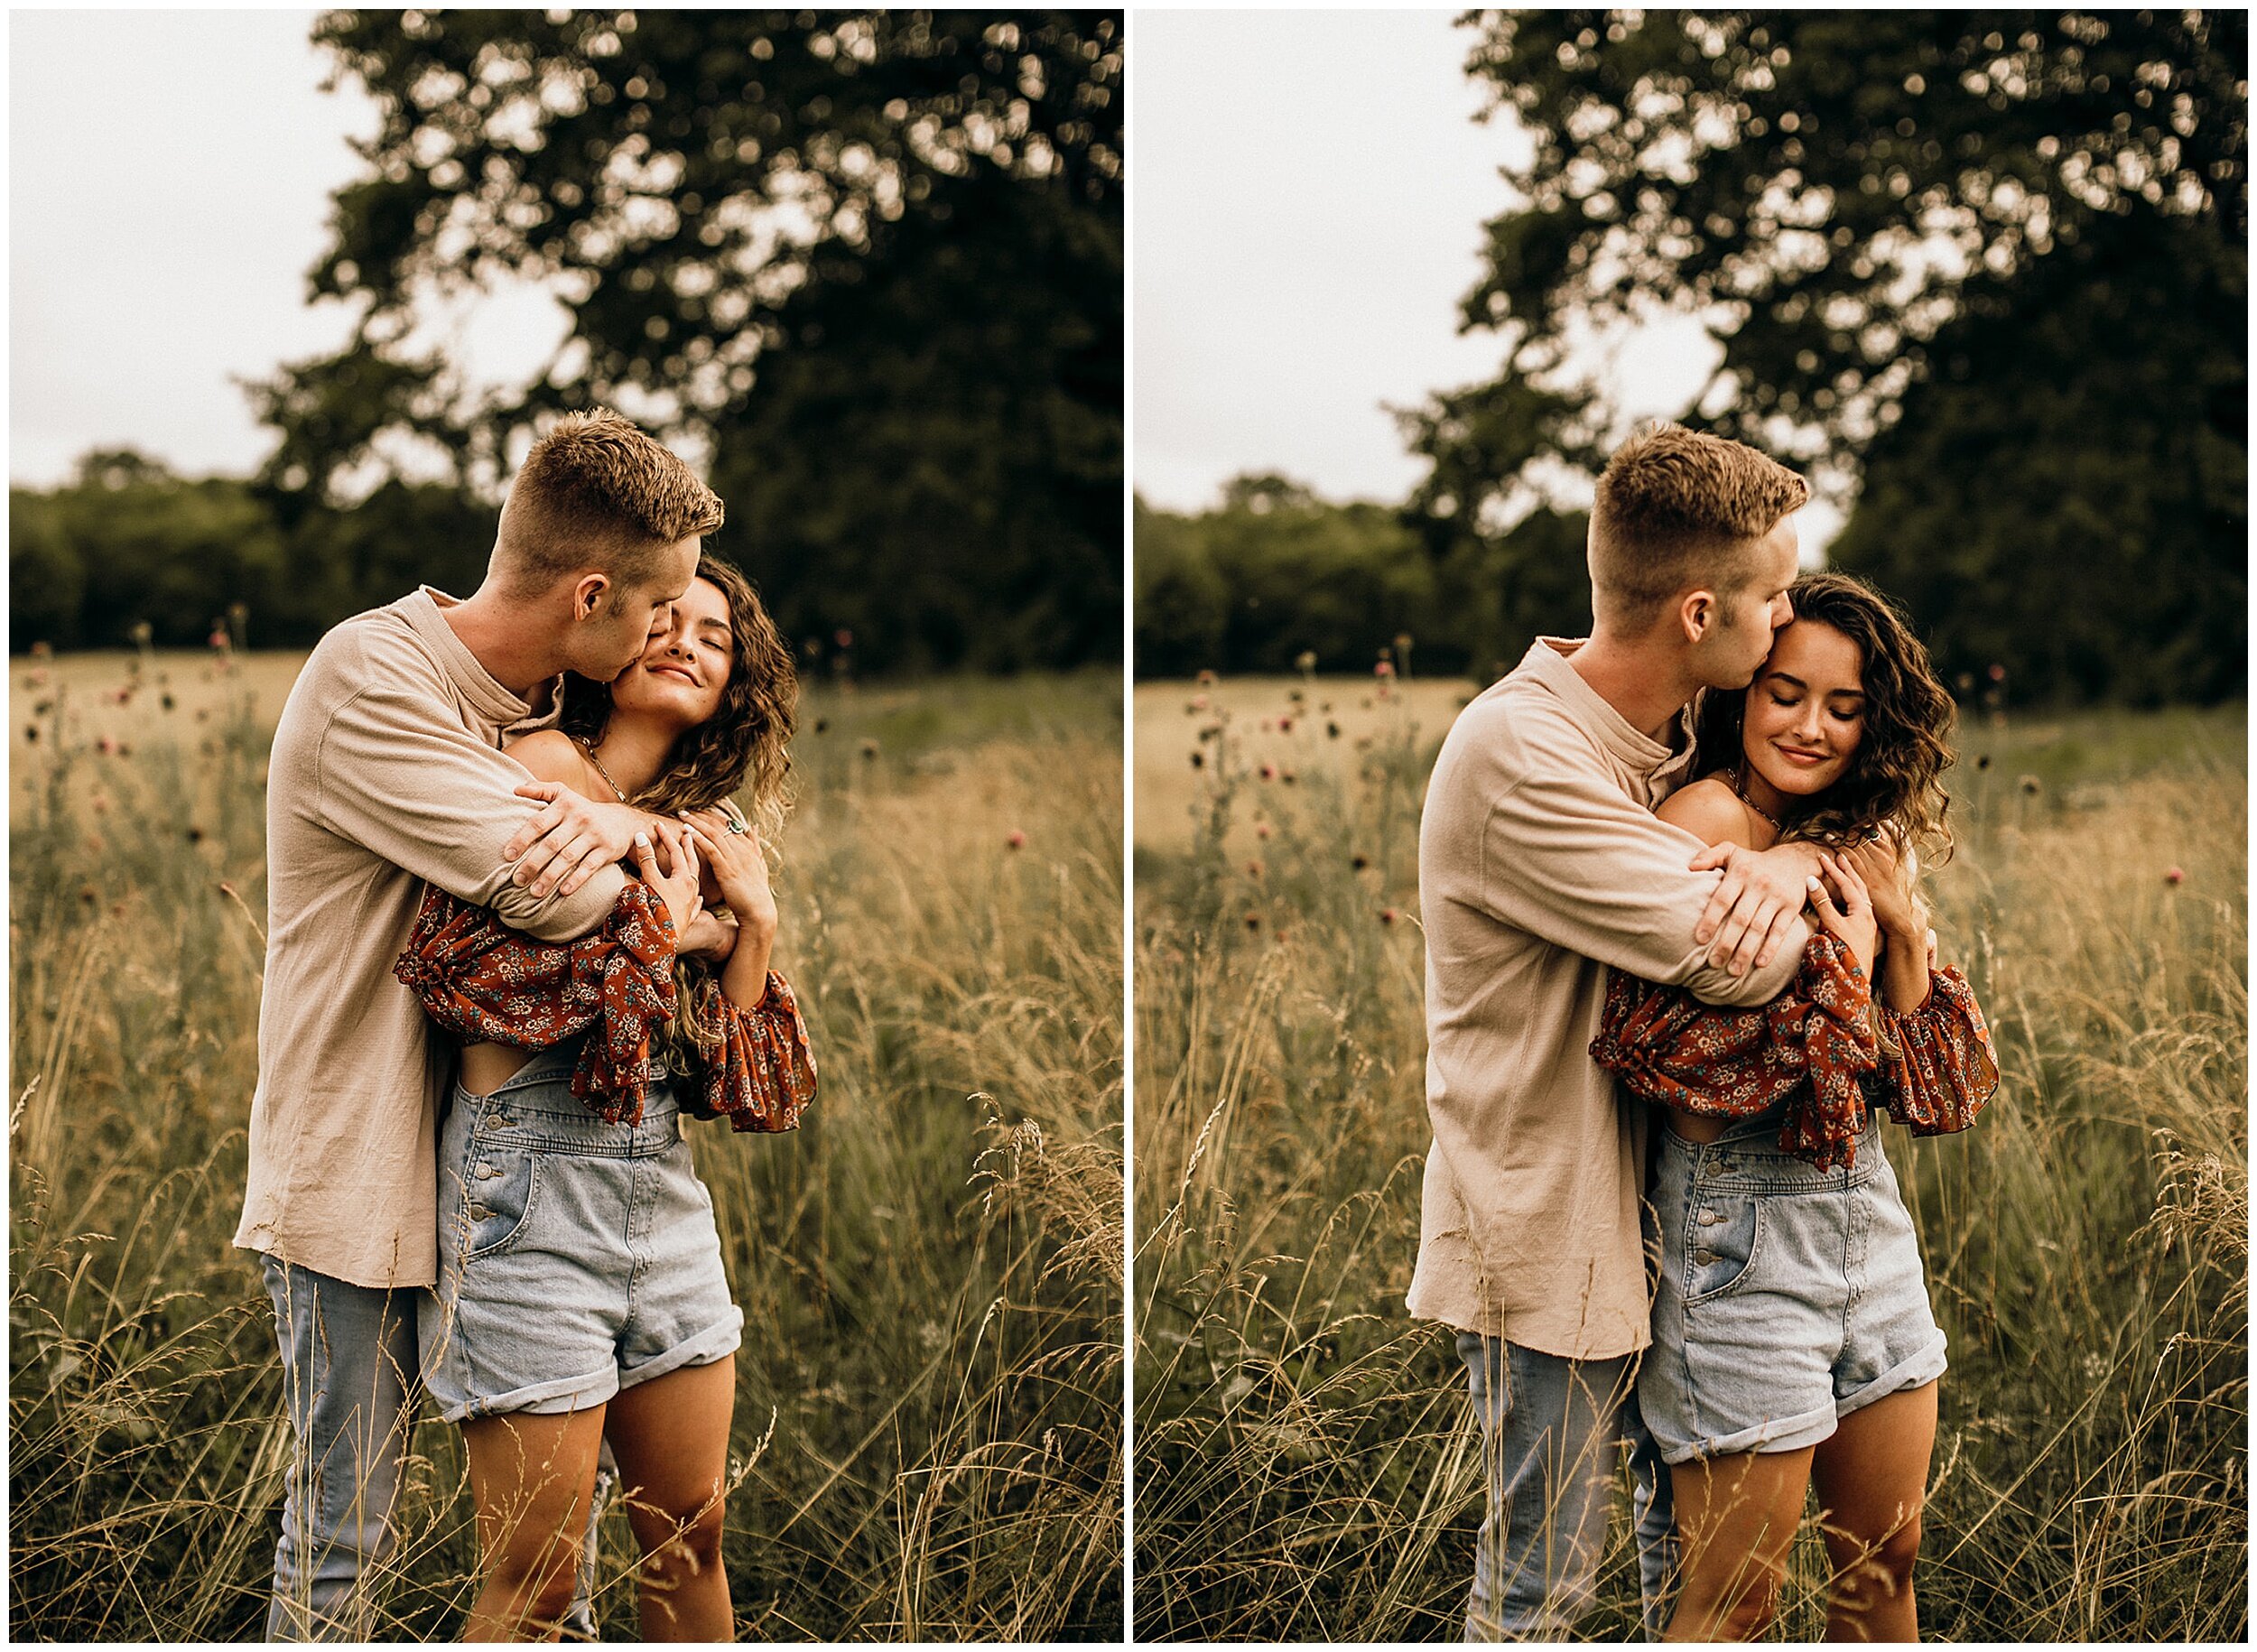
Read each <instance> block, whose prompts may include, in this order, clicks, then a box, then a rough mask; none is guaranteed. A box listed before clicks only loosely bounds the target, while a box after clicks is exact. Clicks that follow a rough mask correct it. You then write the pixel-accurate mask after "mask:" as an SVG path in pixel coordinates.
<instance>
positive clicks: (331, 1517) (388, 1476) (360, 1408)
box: [262, 1257, 611, 1640]
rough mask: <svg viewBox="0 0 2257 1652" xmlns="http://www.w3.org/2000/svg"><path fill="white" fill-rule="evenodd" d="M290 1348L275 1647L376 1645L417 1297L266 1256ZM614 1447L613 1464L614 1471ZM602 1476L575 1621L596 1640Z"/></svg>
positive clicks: (411, 1373)
mask: <svg viewBox="0 0 2257 1652" xmlns="http://www.w3.org/2000/svg"><path fill="white" fill-rule="evenodd" d="M262 1259H263V1261H264V1263H265V1275H266V1294H267V1295H268V1296H269V1297H271V1298H272V1299H273V1300H274V1332H275V1339H276V1341H278V1342H279V1343H280V1344H281V1347H282V1365H283V1398H284V1400H285V1401H286V1403H287V1406H288V1409H289V1412H290V1431H291V1434H292V1435H293V1438H294V1440H295V1442H296V1444H297V1450H296V1452H295V1453H294V1454H293V1458H292V1462H291V1465H290V1480H289V1484H288V1489H287V1490H286V1491H285V1493H284V1495H283V1517H282V1536H281V1539H280V1540H279V1541H278V1542H277V1543H276V1544H275V1545H274V1598H273V1600H272V1601H270V1602H269V1603H268V1605H267V1609H266V1638H267V1639H269V1640H372V1639H376V1638H378V1637H377V1636H376V1627H377V1626H376V1617H375V1601H374V1600H373V1597H372V1591H371V1586H372V1585H373V1583H374V1581H375V1578H376V1573H377V1572H378V1571H379V1570H380V1569H381V1568H382V1566H383V1564H384V1563H385V1560H386V1559H387V1558H388V1557H389V1556H390V1555H391V1553H392V1548H393V1543H394V1536H393V1532H392V1505H393V1502H394V1500H395V1499H396V1498H397V1497H398V1496H399V1492H400V1467H401V1460H402V1459H403V1457H404V1455H405V1454H406V1451H407V1441H408V1434H409V1430H410V1428H411V1426H412V1425H413V1421H414V1415H415V1397H416V1393H417V1387H416V1383H415V1309H416V1299H417V1298H418V1297H420V1296H422V1295H424V1293H423V1292H422V1291H418V1290H375V1289H371V1288H370V1287H368V1286H367V1285H348V1283H346V1282H345V1281H344V1280H342V1279H333V1278H331V1277H330V1276H328V1275H327V1274H317V1273H315V1272H314V1271H313V1270H312V1269H311V1268H310V1267H295V1266H293V1265H292V1264H290V1263H287V1262H283V1261H280V1260H278V1259H276V1258H274V1257H266V1258H262ZM610 1460H611V1452H610V1448H609V1447H608V1446H606V1447H605V1448H604V1452H603V1464H604V1468H605V1470H606V1471H608V1470H609V1468H610ZM607 1484H608V1481H607V1479H606V1477H605V1475H604V1474H601V1473H599V1475H598V1477H597V1480H596V1496H595V1499H594V1500H593V1502H592V1503H591V1504H590V1508H589V1515H588V1532H587V1536H586V1537H585V1538H584V1539H583V1542H582V1546H581V1566H580V1576H579V1582H578V1585H577V1588H576V1591H575V1593H574V1596H573V1600H572V1607H571V1612H570V1613H569V1614H568V1615H567V1622H569V1623H571V1624H573V1625H574V1626H576V1627H578V1628H580V1629H581V1630H582V1631H583V1632H585V1633H586V1634H588V1635H589V1636H590V1637H591V1638H592V1637H593V1636H594V1634H595V1628H596V1625H595V1618H594V1613H593V1610H592V1608H591V1606H590V1592H591V1591H592V1589H593V1587H594V1582H595V1544H596V1529H597V1518H598V1515H599V1512H600V1510H601V1509H602V1507H603V1499H604V1492H605V1490H606V1489H607Z"/></svg>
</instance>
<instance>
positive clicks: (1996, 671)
mask: <svg viewBox="0 0 2257 1652" xmlns="http://www.w3.org/2000/svg"><path fill="white" fill-rule="evenodd" d="M1991 681H1992V682H2005V681H2006V667H2005V666H2003V665H2001V664H1997V663H1996V662H1993V663H1992V666H1991Z"/></svg>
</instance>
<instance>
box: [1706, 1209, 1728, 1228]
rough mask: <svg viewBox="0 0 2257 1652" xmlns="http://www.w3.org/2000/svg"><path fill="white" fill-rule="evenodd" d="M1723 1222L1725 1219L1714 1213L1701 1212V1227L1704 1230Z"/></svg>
mask: <svg viewBox="0 0 2257 1652" xmlns="http://www.w3.org/2000/svg"><path fill="white" fill-rule="evenodd" d="M1722 1220H1724V1219H1723V1217H1721V1216H1719V1215H1717V1214H1716V1212H1715V1211H1702V1212H1701V1226H1703V1227H1704V1228H1713V1227H1714V1226H1715V1225H1716V1224H1717V1223H1718V1222H1720V1221H1722Z"/></svg>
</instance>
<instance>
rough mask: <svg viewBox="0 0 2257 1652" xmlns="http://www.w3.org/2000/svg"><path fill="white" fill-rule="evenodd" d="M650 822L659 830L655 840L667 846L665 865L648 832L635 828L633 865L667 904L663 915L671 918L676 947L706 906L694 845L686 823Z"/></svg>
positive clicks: (678, 948) (678, 947)
mask: <svg viewBox="0 0 2257 1652" xmlns="http://www.w3.org/2000/svg"><path fill="white" fill-rule="evenodd" d="M651 824H652V826H653V828H654V829H655V831H656V832H657V834H658V841H659V842H660V843H663V844H664V845H665V847H666V850H667V858H666V865H665V866H664V868H661V867H660V865H659V863H658V850H657V849H656V847H655V846H654V844H653V843H652V840H651V834H650V833H649V832H642V831H638V832H636V834H635V869H636V873H637V874H638V875H640V877H642V879H643V881H644V882H645V883H646V884H648V885H649V886H651V888H652V889H653V890H654V891H655V892H656V894H657V896H658V898H659V899H660V900H662V901H664V903H665V904H666V915H667V916H668V917H670V918H672V919H673V926H674V945H675V948H676V950H677V951H679V950H680V948H681V945H682V942H683V939H684V938H685V937H687V936H688V935H689V933H690V925H691V924H692V923H693V922H694V921H695V920H696V918H697V916H698V914H701V913H702V912H703V911H704V910H705V900H704V897H703V896H701V895H699V893H698V851H697V846H696V844H695V843H694V842H693V841H692V839H691V835H690V829H689V828H688V827H686V826H677V825H675V824H674V823H673V821H652V822H651Z"/></svg>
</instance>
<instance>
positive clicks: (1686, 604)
mask: <svg viewBox="0 0 2257 1652" xmlns="http://www.w3.org/2000/svg"><path fill="white" fill-rule="evenodd" d="M1717 613H1718V610H1717V606H1716V593H1715V592H1714V591H1710V590H1689V591H1687V592H1686V593H1685V595H1684V596H1683V597H1681V598H1680V599H1678V601H1677V625H1678V627H1679V628H1680V629H1681V630H1683V631H1684V633H1685V640H1686V642H1688V643H1695V644H1697V643H1698V642H1699V641H1700V640H1701V638H1703V637H1704V636H1707V635H1708V633H1709V629H1710V627H1711V626H1714V624H1715V623H1716V618H1717Z"/></svg>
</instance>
